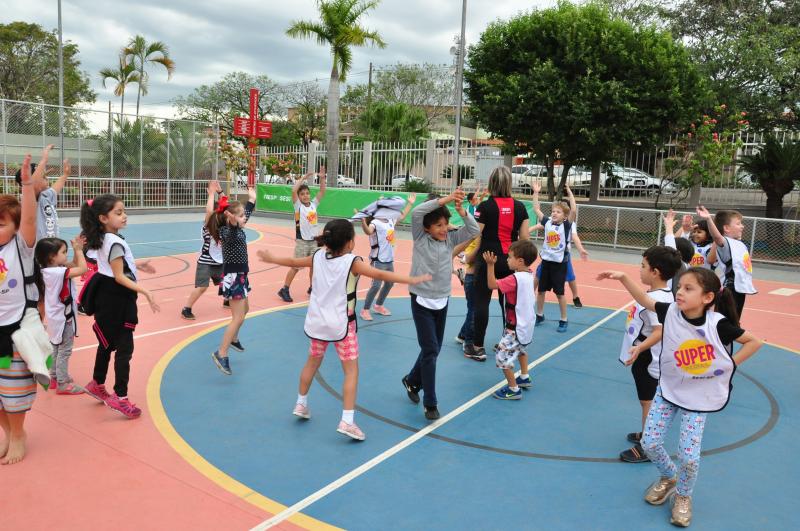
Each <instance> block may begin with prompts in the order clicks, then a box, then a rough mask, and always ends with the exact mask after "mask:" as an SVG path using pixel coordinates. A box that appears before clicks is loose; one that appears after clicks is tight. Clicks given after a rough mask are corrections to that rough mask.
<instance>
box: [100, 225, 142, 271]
mask: <svg viewBox="0 0 800 531" xmlns="http://www.w3.org/2000/svg"><path fill="white" fill-rule="evenodd" d="M117 244H119V245H121V246H122V250H123V252H124V253H125V256H123V260H124V264H123V271H124V272H125V276H127V277H128V278H130V279H131V280H133V281H134V282H136V279H137V278H138V271H137V270H136V260H135V259H134V258H133V252H131V248H130V246H129V245H128V242H126V241H125V239H124V238H122V237H121V236H120V235H118V234H113V233H111V232H106V233H105V234H103V245H102V246H101V247H100V249H98V251H97V272H98V273H100V274H101V275H105V276H107V277H111V278H114V270H113V269H111V262H110V261H109V257H110V256H111V248H112V247H113V246H114V245H117Z"/></svg>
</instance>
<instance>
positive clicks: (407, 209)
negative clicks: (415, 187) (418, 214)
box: [397, 192, 417, 222]
mask: <svg viewBox="0 0 800 531" xmlns="http://www.w3.org/2000/svg"><path fill="white" fill-rule="evenodd" d="M416 201H417V194H416V193H415V192H411V193H410V194H408V199H406V206H404V207H403V210H402V211H401V212H400V217H399V218H397V221H400V222H402V221H403V220H404V219H406V216H408V213H409V212H411V209H412V208H413V207H414V203H415V202H416Z"/></svg>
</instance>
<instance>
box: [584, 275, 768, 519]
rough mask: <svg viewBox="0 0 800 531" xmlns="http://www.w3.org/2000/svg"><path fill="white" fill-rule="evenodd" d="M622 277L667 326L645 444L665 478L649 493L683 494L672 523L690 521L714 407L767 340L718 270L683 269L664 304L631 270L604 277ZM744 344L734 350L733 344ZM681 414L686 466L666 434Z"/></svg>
mask: <svg viewBox="0 0 800 531" xmlns="http://www.w3.org/2000/svg"><path fill="white" fill-rule="evenodd" d="M605 278H610V279H614V280H619V281H620V282H622V284H623V286H625V288H626V289H627V290H628V292H630V294H631V295H632V296H633V298H634V299H635V300H636V302H637V303H639V304H640V305H642V306H643V307H644V308H646V309H647V310H650V311H653V312H655V313H656V315H657V317H658V321H659V323H661V324H662V340H661V356H660V358H659V369H660V373H659V385H658V389H657V390H656V396H655V399H654V400H653V404H652V406H651V407H650V412H649V413H648V415H647V424H646V426H645V431H644V435H643V436H642V448H643V449H644V451H645V453H646V454H647V457H649V458H650V460H651V461H652V462H653V463H654V464H655V465H656V467H658V471H659V472H660V474H661V477H660V478H659V479H658V480H656V481H655V482H654V483H653V484H652V485H651V486H650V487H649V488H648V489H647V492H645V496H644V499H645V501H646V502H648V503H650V504H652V505H660V504H662V503H664V502H665V501H666V500H667V498H668V497H669V496H670V495H671V494H672V493H673V492H676V495H675V497H674V499H673V505H672V518H671V522H672V523H673V524H675V525H679V526H683V527H686V526H688V525H689V524H690V523H691V520H692V498H691V496H692V489H693V487H694V484H695V481H696V480H697V471H698V468H699V466H700V445H701V442H702V440H703V429H704V427H705V422H706V416H707V413H710V412H715V411H720V410H722V409H723V408H724V407H725V406H726V405H727V404H728V400H729V399H730V392H731V389H732V388H733V386H732V384H731V380H732V378H733V373H734V372H735V370H736V367H737V366H738V365H740V364H741V363H743V362H744V361H746V360H747V359H748V358H749V357H750V356H752V355H753V354H755V353H756V351H757V350H758V349H759V348H761V345H762V342H761V340H760V339H757V338H756V337H754V336H753V335H752V334H750V333H748V332H745V331H744V330H742V329H741V328H739V317H738V315H737V314H736V306H735V304H734V301H733V296H732V294H731V292H730V290H729V289H727V288H724V289H723V288H722V287H721V285H720V281H719V278H718V277H717V275H715V274H714V272H712V271H710V270H708V269H704V268H702V267H693V268H691V269H689V270H687V271H686V272H685V273H684V274H683V275H681V277H680V279H679V281H678V292H677V295H676V297H675V302H674V303H666V302H656V301H655V300H654V299H652V298H651V297H650V296H649V295H647V294H646V293H645V292H644V290H642V288H640V287H639V286H638V285H636V284H635V283H634V282H633V281H632V280H631V279H630V278H628V276H627V275H625V274H624V273H620V272H618V271H604V272H602V273H600V275H598V277H597V279H598V280H602V279H605ZM734 341H736V342H737V343H740V344H741V345H742V347H741V348H740V349H739V351H738V352H737V353H736V354H735V355H734V354H733V342H734ZM676 416H680V419H681V430H680V442H679V446H680V451H679V452H678V456H679V459H680V469H678V468H677V467H676V466H675V463H673V461H672V459H670V457H669V454H667V452H666V450H665V449H664V436H665V435H666V431H667V430H668V429H669V426H670V425H671V424H672V421H673V420H674V419H675V417H676Z"/></svg>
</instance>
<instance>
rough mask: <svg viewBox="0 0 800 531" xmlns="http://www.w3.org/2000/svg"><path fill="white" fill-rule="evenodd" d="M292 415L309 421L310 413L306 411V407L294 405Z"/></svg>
mask: <svg viewBox="0 0 800 531" xmlns="http://www.w3.org/2000/svg"><path fill="white" fill-rule="evenodd" d="M292 415H294V416H296V417H300V418H301V419H310V418H311V411H309V410H308V406H304V405H303V404H295V405H294V409H293V410H292Z"/></svg>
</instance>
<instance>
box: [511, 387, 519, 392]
mask: <svg viewBox="0 0 800 531" xmlns="http://www.w3.org/2000/svg"><path fill="white" fill-rule="evenodd" d="M509 389H511V390H512V391H514V392H515V393H516V392H517V391H519V387H509Z"/></svg>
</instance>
